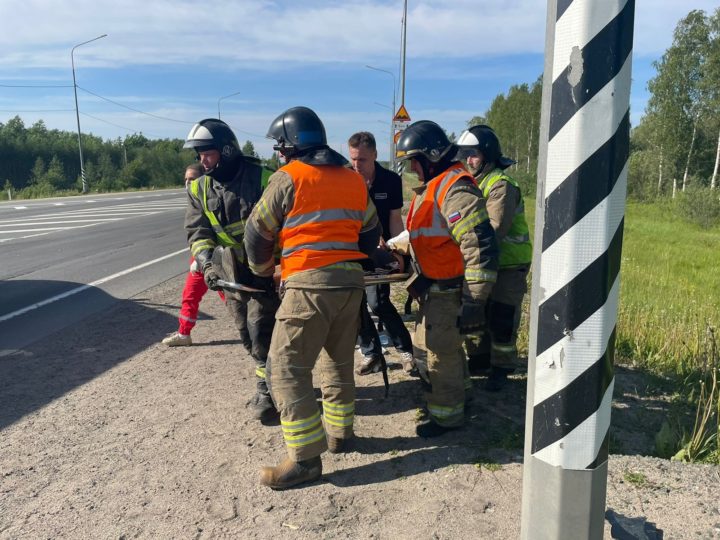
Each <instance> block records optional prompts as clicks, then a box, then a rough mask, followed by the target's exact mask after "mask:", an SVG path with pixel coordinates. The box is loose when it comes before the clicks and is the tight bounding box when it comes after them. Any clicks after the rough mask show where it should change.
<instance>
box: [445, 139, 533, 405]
mask: <svg viewBox="0 0 720 540" xmlns="http://www.w3.org/2000/svg"><path fill="white" fill-rule="evenodd" d="M457 144H458V146H459V151H458V158H459V159H463V158H464V159H465V160H466V162H467V167H468V170H470V172H471V173H472V174H473V175H474V176H475V180H476V181H477V183H478V186H479V188H480V190H481V191H482V193H483V197H484V198H485V199H486V203H485V204H486V206H487V211H488V215H489V217H490V223H491V224H492V227H493V229H494V230H495V237H496V238H497V241H498V247H499V248H500V260H499V271H498V278H497V282H496V283H495V285H494V286H493V288H492V292H491V293H490V299H489V301H488V306H487V309H488V311H487V319H488V324H487V327H486V328H485V329H484V330H483V331H481V332H480V333H479V334H474V335H471V336H468V337H467V338H466V341H465V346H466V348H467V350H468V362H469V367H470V370H471V372H473V371H477V370H480V369H482V368H488V367H489V368H490V375H489V377H488V380H487V383H486V389H487V390H489V391H491V392H497V391H499V390H500V389H502V387H503V386H504V385H505V383H506V382H507V376H508V375H509V374H510V373H512V372H513V371H514V370H515V368H516V367H517V330H518V326H519V324H520V314H521V313H522V302H523V297H524V296H525V293H526V292H527V275H528V271H529V270H530V262H531V260H532V244H531V243H530V233H529V230H528V225H527V221H526V220H525V205H524V203H523V197H522V193H521V192H520V186H518V183H517V182H516V181H515V180H514V179H512V178H511V177H510V176H508V175H507V174H506V173H505V169H507V168H508V167H509V166H510V165H512V164H513V163H515V162H514V161H513V160H512V159H509V158H507V157H504V156H503V155H502V151H501V149H500V141H499V140H498V137H497V135H496V134H495V132H494V131H493V130H492V128H490V127H489V126H484V125H479V126H474V127H471V128H470V129H468V130H466V131H464V132H463V133H462V134H461V135H460V138H459V139H458V142H457Z"/></svg>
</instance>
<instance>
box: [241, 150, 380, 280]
mask: <svg viewBox="0 0 720 540" xmlns="http://www.w3.org/2000/svg"><path fill="white" fill-rule="evenodd" d="M379 237H380V225H379V222H378V219H377V212H376V211H375V207H374V205H373V204H372V202H371V201H370V199H369V196H368V191H367V187H366V186H365V182H364V180H363V179H362V177H361V176H360V175H359V174H357V173H356V172H354V171H351V170H348V169H346V168H345V167H342V166H340V165H334V164H333V165H329V164H328V165H325V164H322V165H319V164H315V163H312V162H311V163H308V162H307V161H303V160H301V159H295V160H293V161H291V162H290V163H289V164H287V165H285V166H284V167H282V168H281V169H280V170H278V172H276V173H275V174H273V175H272V177H271V178H270V183H269V186H268V189H267V190H266V191H265V193H264V194H263V196H262V198H261V200H260V201H259V203H258V205H257V207H256V208H255V210H253V212H252V215H251V216H250V219H249V221H248V224H247V228H246V235H245V249H246V250H247V254H248V262H249V266H250V269H251V270H252V272H253V273H254V274H257V275H259V276H269V275H272V273H273V268H274V260H273V250H274V247H275V242H276V240H279V244H280V250H281V254H282V257H281V263H280V264H281V273H282V279H283V281H284V282H285V285H286V287H305V288H333V287H335V288H342V287H363V272H362V267H361V265H360V264H359V263H358V262H359V261H360V260H364V259H367V255H368V254H369V253H371V252H372V250H373V249H374V248H375V247H376V246H377V242H378V239H379Z"/></svg>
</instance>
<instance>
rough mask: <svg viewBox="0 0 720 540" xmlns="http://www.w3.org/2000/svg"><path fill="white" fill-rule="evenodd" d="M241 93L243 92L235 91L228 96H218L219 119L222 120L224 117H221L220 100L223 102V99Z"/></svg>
mask: <svg viewBox="0 0 720 540" xmlns="http://www.w3.org/2000/svg"><path fill="white" fill-rule="evenodd" d="M241 93H242V92H235V93H234V94H230V95H227V96H223V97H221V98H218V120H222V118H220V102H221V101H222V100H223V99H227V98H229V97H233V96H237V95H238V94H241Z"/></svg>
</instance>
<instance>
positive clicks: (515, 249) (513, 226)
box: [476, 169, 532, 268]
mask: <svg viewBox="0 0 720 540" xmlns="http://www.w3.org/2000/svg"><path fill="white" fill-rule="evenodd" d="M476 180H477V182H478V186H479V187H480V190H481V191H482V193H483V197H485V199H486V200H487V202H486V205H487V211H488V215H489V217H490V222H491V223H492V226H493V229H494V230H495V236H496V238H497V241H498V244H499V248H500V268H512V267H519V266H527V265H529V264H530V261H531V260H532V244H531V242H530V231H529V229H528V225H527V220H526V219H525V203H524V201H523V198H522V193H521V191H520V186H519V185H518V183H517V182H516V181H515V180H514V179H513V178H511V177H509V176H508V175H506V174H505V173H504V172H503V171H502V170H501V169H494V170H493V171H491V172H490V173H489V174H487V175H486V176H485V177H484V178H482V177H477V178H476Z"/></svg>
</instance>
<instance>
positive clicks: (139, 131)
mask: <svg viewBox="0 0 720 540" xmlns="http://www.w3.org/2000/svg"><path fill="white" fill-rule="evenodd" d="M72 110H74V109H72ZM80 114H82V115H83V116H87V117H89V118H92V119H93V120H97V121H98V122H104V123H105V124H109V125H111V126H114V127H116V128H120V129H124V130H125V131H129V132H130V133H142V130H138V129H132V128H129V127H126V126H121V125H120V124H114V123H113V122H110V121H108V120H103V119H102V118H98V117H97V116H93V115H92V114H88V113H86V112H82V111H80ZM145 133H147V134H148V135H152V136H153V137H158V138H159V139H166V138H167V137H163V136H162V135H158V134H157V133H152V132H147V131H146V132H145Z"/></svg>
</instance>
